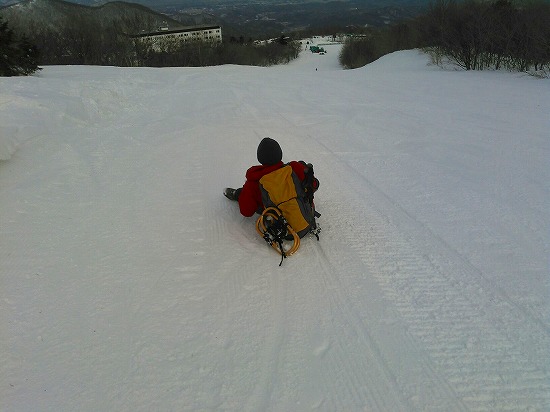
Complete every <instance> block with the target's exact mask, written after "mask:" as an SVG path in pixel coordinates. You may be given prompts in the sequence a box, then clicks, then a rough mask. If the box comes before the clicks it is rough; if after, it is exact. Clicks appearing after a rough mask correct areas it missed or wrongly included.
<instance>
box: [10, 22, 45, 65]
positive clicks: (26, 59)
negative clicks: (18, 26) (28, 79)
mask: <svg viewBox="0 0 550 412" xmlns="http://www.w3.org/2000/svg"><path fill="white" fill-rule="evenodd" d="M39 69H40V68H39V67H38V49H37V48H36V47H35V46H34V45H33V44H31V43H30V42H29V40H28V39H27V38H26V37H24V36H23V37H21V38H17V37H16V36H15V34H14V32H13V30H11V29H10V28H9V27H8V23H7V22H3V21H2V19H1V18H0V76H21V75H24V76H27V75H29V74H32V73H34V72H35V71H37V70H39Z"/></svg>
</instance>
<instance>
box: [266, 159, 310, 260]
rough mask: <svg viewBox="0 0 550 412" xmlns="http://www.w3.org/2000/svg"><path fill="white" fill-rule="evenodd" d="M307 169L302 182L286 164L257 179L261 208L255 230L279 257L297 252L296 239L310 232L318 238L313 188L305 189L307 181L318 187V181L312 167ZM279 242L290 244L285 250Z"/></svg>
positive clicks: (298, 244) (298, 241) (298, 243)
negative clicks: (288, 242)
mask: <svg viewBox="0 0 550 412" xmlns="http://www.w3.org/2000/svg"><path fill="white" fill-rule="evenodd" d="M307 166H308V167H307V168H306V180H304V182H301V181H300V179H299V178H298V176H296V173H294V171H293V170H292V166H290V165H285V166H283V167H281V168H280V169H277V170H275V171H273V172H271V173H269V174H267V175H265V176H263V177H262V178H261V179H260V191H261V193H262V202H263V204H264V207H265V209H264V212H263V213H262V215H261V216H260V217H259V218H258V220H257V222H256V229H257V230H258V233H260V235H261V236H262V237H263V238H264V239H265V240H266V242H268V243H269V244H270V245H271V246H272V247H273V248H274V249H275V250H277V252H279V253H280V254H281V255H282V257H283V258H285V257H287V256H290V255H291V254H293V253H294V252H296V250H298V247H299V246H300V238H303V237H304V236H305V235H306V234H308V233H314V234H315V236H316V237H317V239H319V236H318V229H317V224H316V222H315V217H316V216H320V215H319V214H318V213H316V212H315V206H314V204H313V191H314V190H316V188H315V189H313V187H311V186H310V187H308V182H312V181H313V180H315V181H316V182H317V183H316V184H317V185H318V181H317V179H314V177H313V167H312V166H311V165H307ZM283 240H293V245H292V246H291V247H290V248H289V249H285V248H284V247H283ZM281 263H282V259H281Z"/></svg>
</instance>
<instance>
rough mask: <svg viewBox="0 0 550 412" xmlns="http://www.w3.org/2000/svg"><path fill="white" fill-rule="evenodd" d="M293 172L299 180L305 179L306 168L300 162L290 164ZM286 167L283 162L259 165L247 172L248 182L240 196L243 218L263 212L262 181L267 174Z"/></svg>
mask: <svg viewBox="0 0 550 412" xmlns="http://www.w3.org/2000/svg"><path fill="white" fill-rule="evenodd" d="M289 164H290V166H292V170H293V171H294V173H296V176H298V179H300V180H304V179H305V173H304V170H305V167H306V166H304V165H303V164H302V163H299V162H290V163H289ZM283 166H284V163H283V162H279V163H276V164H274V165H272V166H263V165H257V166H252V167H251V168H250V169H248V170H247V171H246V182H245V183H244V185H243V190H242V191H241V193H240V195H239V209H240V210H241V214H242V215H243V216H247V217H250V216H252V215H253V214H254V213H256V212H259V213H261V211H262V210H263V208H264V205H263V203H262V194H261V192H260V183H259V182H260V179H261V178H262V177H264V176H265V175H266V174H268V173H271V172H273V171H275V170H277V169H280V168H281V167H283Z"/></svg>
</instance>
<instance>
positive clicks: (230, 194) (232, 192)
mask: <svg viewBox="0 0 550 412" xmlns="http://www.w3.org/2000/svg"><path fill="white" fill-rule="evenodd" d="M241 190H242V189H231V188H230V187H226V188H225V189H223V195H224V196H225V197H227V198H228V199H229V200H235V201H237V200H239V195H240V194H241Z"/></svg>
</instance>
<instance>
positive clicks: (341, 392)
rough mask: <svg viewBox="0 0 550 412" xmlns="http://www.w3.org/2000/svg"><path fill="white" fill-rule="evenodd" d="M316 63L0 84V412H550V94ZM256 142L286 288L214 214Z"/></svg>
mask: <svg viewBox="0 0 550 412" xmlns="http://www.w3.org/2000/svg"><path fill="white" fill-rule="evenodd" d="M326 48H327V49H328V53H327V54H326V55H324V56H319V55H314V54H311V53H309V52H304V53H302V55H301V57H300V58H299V59H298V60H297V61H295V62H292V63H291V64H289V65H287V66H281V67H271V68H257V67H238V66H223V67H211V68H166V69H148V68H113V67H59V66H58V67H46V68H45V69H44V70H43V71H41V72H40V74H39V75H37V76H34V77H27V78H0V157H2V158H3V159H6V160H3V161H0V231H1V237H0V313H1V315H0V319H1V329H0V331H1V339H0V342H1V343H0V345H1V346H0V410H2V411H10V412H11V411H46V410H52V411H76V410H79V411H208V410H225V411H308V410H319V411H359V410H361V411H363V410H369V411H461V410H479V411H504V410H513V411H520V410H530V411H543V410H549V409H550V360H549V359H550V358H549V356H548V353H550V352H549V350H550V310H549V309H550V300H549V291H550V288H549V256H550V253H549V252H550V250H549V249H550V245H549V243H550V242H549V240H550V215H549V214H548V210H550V184H549V182H550V167H549V160H548V159H550V141H549V135H548V130H550V129H549V126H550V124H549V120H548V113H549V111H550V82H549V81H548V80H539V79H535V78H532V77H528V76H522V75H519V74H510V73H505V72H461V71H452V70H441V69H439V68H436V67H433V66H430V65H429V64H428V63H429V59H428V58H427V57H426V56H425V55H423V54H421V53H419V52H418V51H405V52H398V53H394V54H392V55H389V56H385V57H384V58H382V59H380V60H379V61H377V62H375V63H373V64H371V65H369V66H367V67H364V68H361V69H357V70H349V71H342V70H340V69H339V67H338V64H337V53H338V48H339V46H337V45H332V46H327V47H326ZM265 136H270V137H272V138H275V139H277V140H278V141H279V142H280V143H281V146H282V147H283V151H284V158H285V160H292V159H304V160H307V161H310V162H312V163H313V164H314V165H315V168H316V175H317V177H318V178H319V180H320V181H321V188H320V190H319V192H318V193H317V197H316V204H317V207H318V209H319V211H320V212H321V213H322V217H321V218H320V219H319V223H320V225H321V227H322V233H321V240H320V241H319V242H317V241H316V240H315V239H313V238H308V239H304V240H303V241H302V246H301V248H300V250H299V251H298V253H297V254H296V255H294V256H292V257H291V258H289V259H287V260H285V262H284V263H283V266H282V267H279V266H278V263H279V258H278V255H276V254H275V252H274V251H273V250H271V249H270V248H269V247H268V246H267V245H266V244H265V243H264V242H263V241H262V240H261V239H260V238H259V237H258V236H257V234H256V233H255V230H254V220H253V219H247V218H243V217H241V216H240V215H239V213H238V209H237V207H236V205H235V204H233V203H231V202H229V201H228V200H227V199H225V198H223V196H221V190H222V188H223V187H225V186H237V185H240V184H242V182H243V179H244V171H245V170H246V168H247V167H249V166H250V165H251V164H254V163H255V151H256V146H257V144H258V142H259V141H260V140H261V138H263V137H265Z"/></svg>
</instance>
